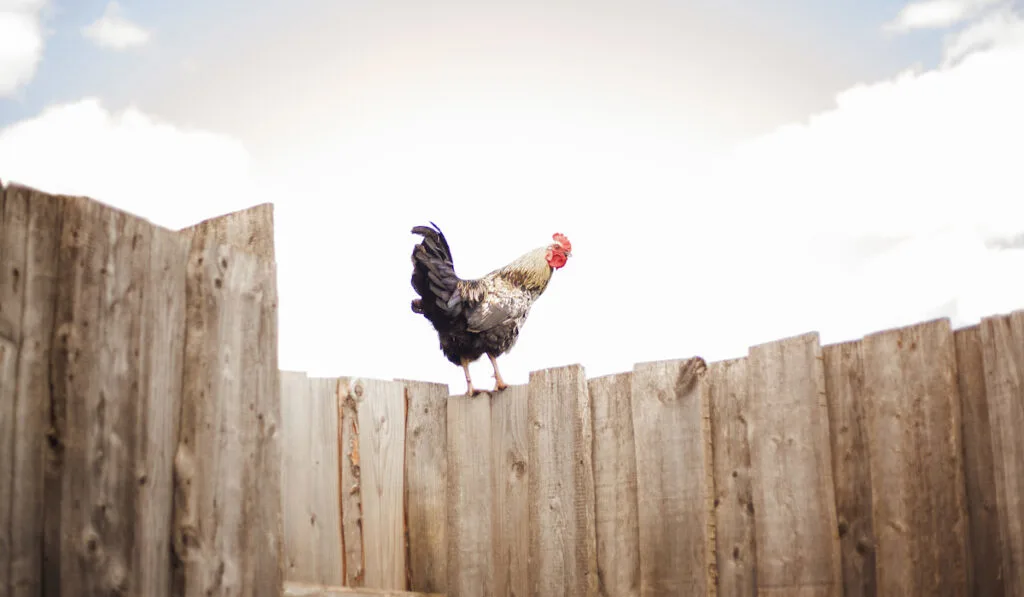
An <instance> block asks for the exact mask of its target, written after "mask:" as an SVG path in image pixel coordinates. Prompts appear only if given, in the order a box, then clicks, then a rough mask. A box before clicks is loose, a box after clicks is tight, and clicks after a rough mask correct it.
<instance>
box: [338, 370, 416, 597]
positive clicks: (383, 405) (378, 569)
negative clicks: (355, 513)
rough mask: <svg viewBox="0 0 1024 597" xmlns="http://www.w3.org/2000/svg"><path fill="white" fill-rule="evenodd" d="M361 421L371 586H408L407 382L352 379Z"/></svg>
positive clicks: (361, 468)
mask: <svg viewBox="0 0 1024 597" xmlns="http://www.w3.org/2000/svg"><path fill="white" fill-rule="evenodd" d="M349 396H350V397H351V399H352V400H353V401H354V402H355V406H356V416H357V419H358V422H359V457H360V460H359V471H360V490H361V492H362V506H363V558H364V560H363V562H364V565H365V575H366V576H365V586H366V587H368V588H373V589H391V590H405V510H404V508H403V506H404V502H405V388H404V386H403V385H402V384H401V383H400V382H395V381H384V380H377V379H362V378H357V379H351V380H349Z"/></svg>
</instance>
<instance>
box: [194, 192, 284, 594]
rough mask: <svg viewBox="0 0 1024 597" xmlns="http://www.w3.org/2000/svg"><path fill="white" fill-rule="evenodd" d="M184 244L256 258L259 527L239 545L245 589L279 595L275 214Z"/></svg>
mask: <svg viewBox="0 0 1024 597" xmlns="http://www.w3.org/2000/svg"><path fill="white" fill-rule="evenodd" d="M181 236H183V237H185V238H188V239H190V240H191V242H192V252H193V256H194V255H195V253H196V252H197V251H202V250H205V248H207V247H211V246H221V247H225V248H230V249H233V250H234V251H233V252H242V253H244V254H246V255H247V256H252V257H253V258H255V261H256V263H255V269H256V274H255V279H253V280H252V284H251V286H250V290H249V291H248V292H247V293H246V296H245V299H246V300H247V301H250V303H249V304H250V307H251V310H250V311H249V312H248V313H246V316H245V318H244V321H246V322H247V323H246V325H245V326H244V328H245V333H246V334H247V335H248V336H249V340H248V341H249V344H248V345H247V347H248V349H247V350H246V351H245V352H243V353H242V360H243V370H244V371H246V372H247V373H248V375H247V376H246V377H244V378H243V381H242V384H243V388H242V395H243V396H244V400H243V408H242V419H243V423H242V427H240V431H241V432H242V441H243V443H244V444H245V445H246V446H251V450H252V451H251V452H249V453H248V457H249V458H250V466H249V468H248V469H247V471H246V474H245V475H244V476H243V482H244V484H245V486H244V488H243V493H244V495H245V496H246V498H245V500H246V501H245V502H244V508H245V515H244V516H245V517H246V518H247V519H255V520H259V521H260V522H259V524H246V526H245V527H244V531H243V534H242V538H241V541H242V543H243V545H244V546H245V549H246V556H247V557H246V558H245V560H244V561H243V564H244V569H243V570H242V571H241V577H242V586H243V588H244V590H245V591H248V590H250V587H255V588H254V589H253V590H256V591H257V594H263V592H265V591H278V590H280V586H281V583H282V582H283V577H284V546H283V536H284V522H283V518H282V513H281V494H280V492H275V491H267V490H266V488H267V487H268V486H269V487H279V486H280V477H281V470H280V467H281V446H280V440H279V434H278V427H279V425H280V420H281V397H280V391H281V383H280V371H279V370H278V366H277V357H278V349H277V330H278V321H277V302H278V296H277V265H276V257H275V250H274V207H273V205H272V204H270V203H263V204H260V205H255V206H253V207H250V208H247V209H242V210H238V211H235V212H231V213H227V214H224V215H221V216H218V217H215V218H210V219H208V220H204V221H202V222H200V223H199V224H196V225H195V226H192V227H189V228H186V229H185V230H183V231H182V232H181Z"/></svg>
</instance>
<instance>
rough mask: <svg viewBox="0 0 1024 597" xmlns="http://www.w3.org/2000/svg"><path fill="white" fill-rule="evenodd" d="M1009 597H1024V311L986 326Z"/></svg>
mask: <svg viewBox="0 0 1024 597" xmlns="http://www.w3.org/2000/svg"><path fill="white" fill-rule="evenodd" d="M980 327H981V345H982V355H983V358H984V361H985V390H986V394H987V395H988V408H989V421H990V423H991V426H992V456H993V462H994V463H995V486H996V507H997V509H998V516H999V521H1000V525H1001V527H1002V536H1003V545H1002V552H1003V553H1002V562H1003V572H1004V573H1005V574H1006V576H1005V583H1006V594H1007V595H1012V596H1014V597H1021V596H1024V436H1022V435H1021V431H1020V430H1021V429H1024V311H1015V312H1014V313H1012V314H1010V315H1006V316H1002V317H986V318H984V319H982V320H981V326H980Z"/></svg>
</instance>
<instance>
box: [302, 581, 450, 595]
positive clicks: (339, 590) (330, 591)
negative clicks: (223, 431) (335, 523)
mask: <svg viewBox="0 0 1024 597" xmlns="http://www.w3.org/2000/svg"><path fill="white" fill-rule="evenodd" d="M283 594H284V597H444V594H442V593H411V592H405V591H389V590H387V589H366V588H356V589H354V588H350V587H336V586H324V585H313V584H306V583H299V582H286V583H285V584H284V593H283Z"/></svg>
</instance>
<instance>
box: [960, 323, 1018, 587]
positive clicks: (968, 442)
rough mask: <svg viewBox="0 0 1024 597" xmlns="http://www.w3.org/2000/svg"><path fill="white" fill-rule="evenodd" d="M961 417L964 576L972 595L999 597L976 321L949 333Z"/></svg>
mask: <svg viewBox="0 0 1024 597" xmlns="http://www.w3.org/2000/svg"><path fill="white" fill-rule="evenodd" d="M953 341H954V343H955V345H956V362H957V371H958V376H957V379H958V383H959V388H960V409H961V412H962V420H963V429H964V433H963V442H964V479H965V484H966V495H967V507H968V514H969V517H970V524H969V525H968V526H969V528H970V550H969V551H970V554H971V557H970V560H969V561H968V564H969V567H968V572H969V574H968V577H969V579H970V583H971V593H970V594H971V595H972V596H974V597H1003V595H1005V594H1006V589H1005V586H1004V584H1003V579H1004V576H1005V572H1004V571H1003V559H1002V545H1003V544H1002V542H1001V541H1000V528H999V518H998V512H997V510H996V480H995V471H994V466H995V464H994V462H993V456H992V425H991V423H990V422H989V409H988V396H987V394H986V391H985V363H984V360H983V358H982V345H981V334H980V331H979V328H978V326H971V327H969V328H964V329H960V330H957V331H956V332H954V333H953Z"/></svg>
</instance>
